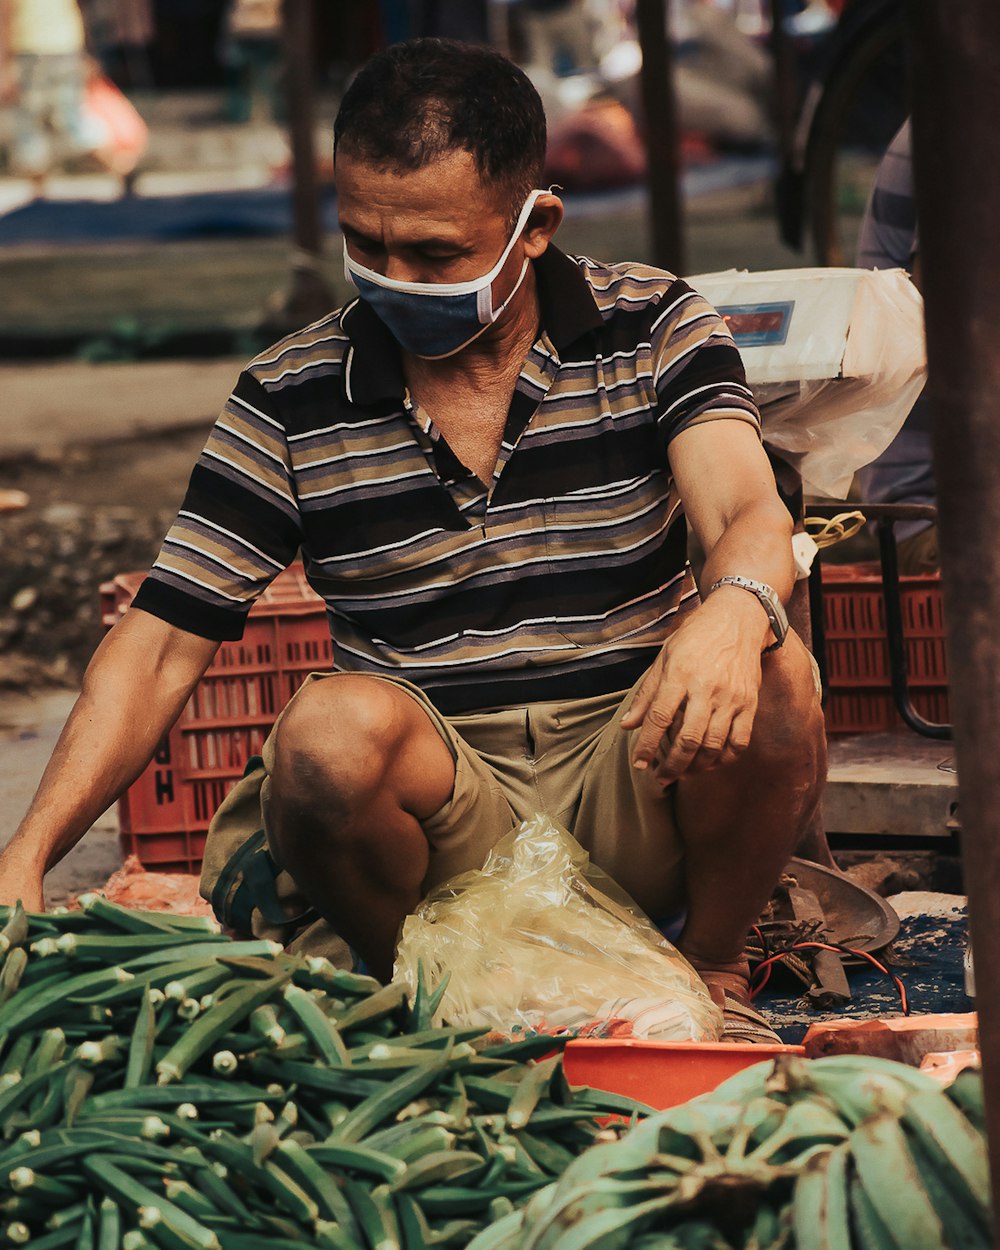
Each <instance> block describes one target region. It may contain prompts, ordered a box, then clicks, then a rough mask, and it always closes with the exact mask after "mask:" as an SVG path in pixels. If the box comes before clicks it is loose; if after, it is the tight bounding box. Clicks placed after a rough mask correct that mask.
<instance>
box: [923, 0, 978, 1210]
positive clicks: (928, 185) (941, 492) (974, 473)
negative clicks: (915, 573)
mask: <svg viewBox="0 0 1000 1250" xmlns="http://www.w3.org/2000/svg"><path fill="white" fill-rule="evenodd" d="M908 18H909V23H910V33H911V35H912V43H913V69H914V91H913V101H914V104H913V137H914V175H915V185H916V192H917V218H918V222H919V232H920V265H921V274H922V282H923V291H924V300H925V308H926V312H925V316H926V324H927V363H928V383H927V391H928V395H929V399H930V408H931V416H932V422H933V442H934V466H935V474H936V477H937V489H938V518H939V519H938V525H939V530H940V548H941V572H942V580H943V584H944V606H945V615H946V618H947V622H948V644H947V645H948V674H949V685H950V689H951V708H952V720H953V721H954V727H955V753H956V757H957V763H958V776H959V785H960V789H961V808H960V819H961V826H962V859H963V863H964V868H965V883H966V888H967V890H968V894H969V915H970V925H971V933H972V944H973V952H974V956H975V964H976V986H977V989H978V993H977V997H976V1007H977V1010H978V1013H979V1038H980V1046H981V1049H982V1056H983V1078H984V1082H985V1092H986V1121H987V1131H988V1134H989V1140H990V1145H991V1150H990V1155H991V1165H992V1176H993V1204H994V1210H997V1211H1000V997H998V994H997V989H998V986H1000V751H998V750H997V714H998V711H1000V544H998V543H997V533H998V532H1000V420H998V418H997V402H998V396H1000V351H998V350H997V347H996V328H995V325H996V316H997V310H996V305H997V291H998V290H1000V232H998V230H997V220H998V218H1000V164H998V163H997V161H996V160H994V159H993V153H994V152H995V150H996V124H997V123H996V119H997V117H998V116H1000V6H998V5H997V3H996V0H961V3H956V2H955V0H910V2H909V4H908Z"/></svg>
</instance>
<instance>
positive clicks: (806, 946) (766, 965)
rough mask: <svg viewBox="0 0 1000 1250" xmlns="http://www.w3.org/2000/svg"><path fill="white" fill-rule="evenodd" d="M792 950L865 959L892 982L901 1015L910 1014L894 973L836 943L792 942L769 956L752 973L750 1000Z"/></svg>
mask: <svg viewBox="0 0 1000 1250" xmlns="http://www.w3.org/2000/svg"><path fill="white" fill-rule="evenodd" d="M794 950H823V951H834V952H836V953H837V954H841V955H844V954H846V955H853V956H855V957H856V958H858V959H867V960H868V962H869V963H870V964H873V965H874V966H875V967H876V968H877V969H878V970H879V972H882V973H884V974H885V975H886V976H887V977H891V978H892V980H893V982H894V983H895V986H896V989H897V991H898V992H899V1000H900V1003H901V1005H902V1008H903V1015H904V1016H908V1015H909V1014H910V1005H909V1002H908V1001H907V998H906V986H905V985H904V984H903V982H902V981H901V980H900V978H899V977H897V976H896V974H895V973H894V972H891V971H890V970H889V969H888V968H887V967H886V966H885V964H883V963H880V962H879V961H878V960H877V959H876V958H875V956H874V955H870V954H869V953H868V952H867V951H859V950H854V949H853V948H852V947H850V946H841V945H840V944H839V943H836V942H794V943H793V944H792V945H791V946H788V947H786V948H785V949H784V950H783V951H780V952H779V953H778V954H776V955H771V956H769V957H768V958H767V959H762V960H761V962H760V963H759V964H758V965H757V967H756V968H755V969H754V971H753V980H754V982H756V984H754V986H753V987H752V989H751V991H750V997H751V998H756V997H757V995H758V994H759V993H760V992H761V990H762V989H763V988H764V986H765V985H767V983H768V981H769V980H770V978H771V969H772V967H773V966H774V964H776V963H778V962H779V961H780V960H782V959H784V957H785V956H786V955H787V954H789V952H791V951H794ZM762 970H763V972H764V974H765V975H764V977H763V979H762V980H760V981H759V982H758V981H757V975H758V973H760V972H761V971H762Z"/></svg>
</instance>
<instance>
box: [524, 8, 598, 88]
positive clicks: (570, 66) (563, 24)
mask: <svg viewBox="0 0 1000 1250" xmlns="http://www.w3.org/2000/svg"><path fill="white" fill-rule="evenodd" d="M609 7H610V6H609V5H608V4H607V3H606V0H605V2H604V3H601V2H600V0H599V2H598V3H597V4H595V3H594V0H521V3H520V5H519V6H518V11H519V13H520V18H521V27H522V32H523V38H524V55H525V61H526V63H527V64H528V65H531V66H536V67H538V68H540V69H542V70H548V71H551V72H552V73H554V74H556V75H557V76H559V77H562V76H564V75H565V74H568V73H578V74H580V73H589V72H591V71H593V70H595V69H596V68H597V62H598V59H599V56H600V52H599V50H598V46H599V34H600V30H601V25H602V16H603V14H602V10H604V11H607V10H608V9H609Z"/></svg>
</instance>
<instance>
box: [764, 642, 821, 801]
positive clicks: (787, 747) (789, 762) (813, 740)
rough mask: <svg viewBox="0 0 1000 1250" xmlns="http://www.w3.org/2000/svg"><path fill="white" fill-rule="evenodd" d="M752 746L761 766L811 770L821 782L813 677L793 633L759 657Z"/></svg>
mask: <svg viewBox="0 0 1000 1250" xmlns="http://www.w3.org/2000/svg"><path fill="white" fill-rule="evenodd" d="M752 745H753V747H754V749H755V753H756V754H758V755H759V756H761V758H762V762H764V761H769V762H772V763H774V764H775V765H776V766H781V765H785V766H788V767H791V766H795V767H797V768H803V767H804V768H807V769H811V770H812V771H814V772H815V774H816V778H817V782H818V783H821V782H822V779H823V776H824V774H825V759H826V730H825V725H824V721H823V707H822V703H821V701H820V687H819V679H818V676H817V670H816V665H815V662H814V660H813V658H812V656H811V655H810V654H809V651H808V650H807V649H806V647H805V645H804V644H803V643H802V641H801V639H799V638H798V637H797V635H795V634H789V635H788V638H787V640H786V643H785V646H783V647H782V648H781V649H780V650H779V651H774V652H772V653H771V654H770V655H768V656H766V657H765V658H764V662H763V679H762V682H761V691H760V702H759V704H758V707H757V716H756V720H755V722H754V731H753V740H752Z"/></svg>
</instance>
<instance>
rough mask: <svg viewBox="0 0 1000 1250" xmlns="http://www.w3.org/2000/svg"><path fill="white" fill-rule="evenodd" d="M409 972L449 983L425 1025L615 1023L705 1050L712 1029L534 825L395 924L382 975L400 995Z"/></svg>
mask: <svg viewBox="0 0 1000 1250" xmlns="http://www.w3.org/2000/svg"><path fill="white" fill-rule="evenodd" d="M418 965H422V967H423V975H424V978H425V980H426V982H427V983H429V984H430V985H437V984H439V983H440V982H441V980H442V979H443V978H444V977H445V976H446V975H447V976H448V977H449V980H448V985H447V988H446V990H445V992H444V996H443V998H442V1000H441V1003H440V1005H439V1008H438V1012H437V1014H436V1016H435V1018H434V1023H435V1024H442V1023H446V1024H449V1025H455V1026H459V1027H462V1028H466V1027H468V1028H473V1027H482V1028H484V1029H496V1030H498V1031H500V1032H503V1033H510V1032H512V1031H515V1030H521V1029H545V1030H558V1029H569V1030H578V1029H582V1028H586V1027H587V1026H590V1025H593V1024H595V1023H597V1022H603V1021H607V1020H611V1019H616V1020H627V1021H631V1022H632V1025H633V1027H632V1035H633V1036H635V1037H649V1038H655V1039H657V1040H658V1041H717V1040H718V1038H719V1036H720V1034H721V1031H722V1013H721V1012H720V1011H719V1009H718V1008H717V1007H716V1006H715V1004H714V1003H713V1002H712V1000H711V999H710V998H709V995H708V991H707V990H706V989H705V986H704V985H703V983H702V982H701V980H700V978H699V977H698V975H697V973H696V972H695V971H694V969H693V968H692V967H691V965H690V964H689V963H688V962H687V960H686V959H684V957H683V956H682V955H681V954H680V952H679V951H677V950H676V949H675V947H673V946H671V944H670V943H669V942H668V941H667V940H666V939H665V938H664V937H663V936H662V935H661V934H660V933H659V931H658V930H657V929H656V928H655V927H654V926H653V925H652V923H651V922H650V921H649V920H648V919H647V918H646V917H645V916H644V915H643V913H642V912H641V911H640V910H639V909H638V907H636V905H635V903H633V902H632V900H631V899H630V898H629V897H628V896H627V895H626V894H625V893H624V891H623V890H621V889H620V888H619V887H618V886H616V885H615V883H614V882H613V881H612V880H611V878H610V877H609V876H607V874H606V873H603V872H601V870H600V869H598V868H595V867H594V866H593V865H591V863H590V857H589V855H588V854H587V852H586V851H585V850H584V849H583V848H582V847H581V846H580V845H579V843H578V842H576V841H575V840H574V839H573V838H572V837H571V836H570V834H568V833H567V832H566V831H565V830H564V829H561V828H559V826H557V825H555V824H553V823H552V822H551V821H550V820H549V819H548V818H547V817H544V816H536V817H535V818H534V819H533V820H530V821H525V822H524V823H523V824H522V825H521V826H520V827H519V828H518V829H515V830H514V831H513V832H511V833H509V834H508V835H507V836H506V837H505V838H503V839H502V840H501V841H500V842H498V843H497V845H496V846H495V847H494V849H493V850H492V852H491V853H490V856H489V858H488V859H487V861H486V863H485V865H484V866H483V868H482V869H481V870H479V871H475V872H467V873H463V874H461V875H460V876H458V877H455V878H453V879H452V880H451V881H448V882H446V883H445V884H444V885H442V886H440V887H438V888H437V889H436V890H434V891H433V892H432V893H431V894H430V895H429V896H428V897H427V898H426V899H425V900H424V902H423V903H421V905H420V906H419V907H418V908H417V910H416V912H414V914H413V915H411V916H408V917H407V918H406V921H405V922H404V924H403V932H402V938H401V940H400V943H399V948H398V951H397V956H396V966H395V970H394V976H395V978H396V979H397V980H403V981H404V982H405V983H406V984H407V986H408V988H409V990H410V992H411V994H412V993H415V991H416V985H417V968H418Z"/></svg>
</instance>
